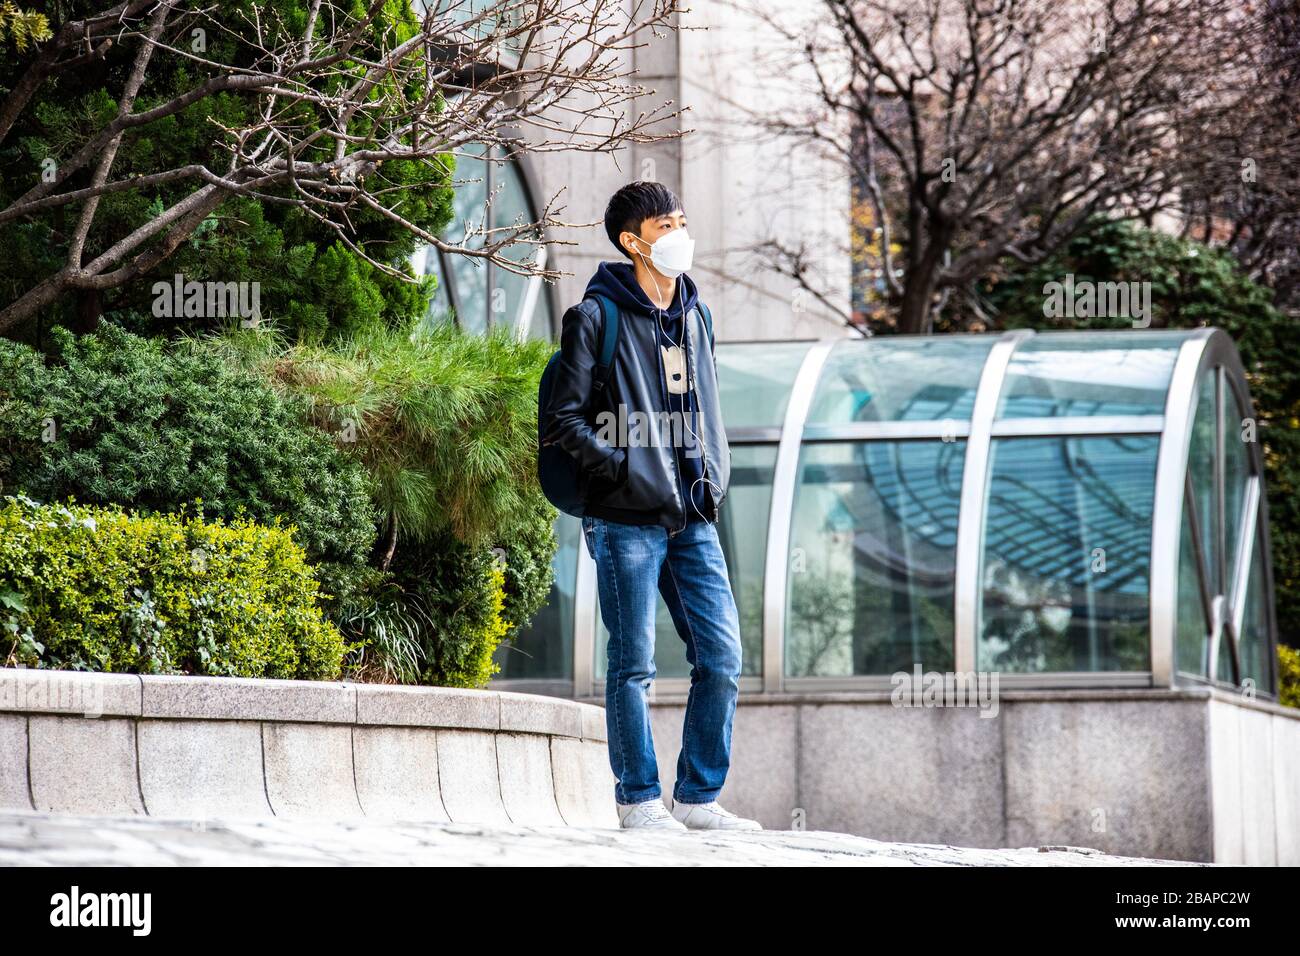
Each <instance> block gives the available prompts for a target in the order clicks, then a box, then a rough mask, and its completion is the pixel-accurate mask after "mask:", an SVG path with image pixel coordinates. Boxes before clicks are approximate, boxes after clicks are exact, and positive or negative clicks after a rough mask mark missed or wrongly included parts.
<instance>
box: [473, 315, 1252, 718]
mask: <svg viewBox="0 0 1300 956" xmlns="http://www.w3.org/2000/svg"><path fill="white" fill-rule="evenodd" d="M718 374H719V379H720V384H721V390H722V404H723V414H724V418H725V420H726V422H727V426H728V438H729V440H730V443H731V448H732V477H731V489H730V492H729V495H728V498H727V502H726V504H725V505H724V506H723V510H722V516H721V520H720V521H719V526H718V530H719V536H720V538H721V540H722V542H723V548H724V551H725V553H726V557H727V565H728V571H729V574H730V577H731V582H732V588H733V591H734V593H735V596H736V602H737V605H738V607H739V610H740V622H741V633H742V641H743V661H744V667H743V677H742V683H741V689H742V691H743V692H747V693H774V692H780V691H810V692H816V691H842V690H852V689H872V690H874V689H885V688H888V687H890V686H891V684H890V682H891V677H892V675H893V674H895V673H897V672H899V671H907V672H911V671H912V670H913V669H914V668H915V667H918V666H919V667H921V668H922V669H923V670H926V671H944V672H946V671H958V672H971V671H977V670H978V671H997V672H998V673H999V679H1000V680H1001V681H1002V682H1003V683H1004V684H1005V685H1006V686H1014V687H1041V688H1068V687H1098V686H1103V687H1126V686H1127V687H1173V686H1187V685H1193V684H1202V685H1204V684H1218V685H1222V686H1230V687H1235V688H1249V689H1252V690H1253V692H1254V693H1257V694H1258V695H1260V696H1263V697H1270V698H1271V697H1275V696H1276V689H1277V684H1276V673H1275V663H1274V661H1275V656H1276V643H1277V630H1276V622H1275V620H1274V612H1273V586H1272V580H1273V578H1272V573H1271V566H1270V557H1269V549H1268V516H1267V507H1266V504H1265V500H1264V494H1263V469H1262V455H1261V450H1260V447H1259V444H1258V442H1257V441H1256V429H1255V427H1254V416H1253V411H1252V406H1251V402H1250V396H1249V392H1248V389H1247V386H1246V379H1245V375H1244V372H1243V370H1242V366H1241V361H1240V358H1239V357H1238V355H1237V351H1236V348H1235V346H1234V345H1233V343H1232V341H1231V339H1230V338H1229V337H1228V336H1227V335H1226V334H1225V333H1223V332H1222V331H1219V330H1214V329H1208V328H1205V329H1195V330H1187V331H1147V330H1144V331H1139V330H1133V331H1115V332H1045V333H1038V334H1034V333H1032V332H1028V331H1018V332H1012V333H1007V334H1004V335H948V336H891V337H879V338H873V339H866V340H858V339H853V340H850V339H837V340H834V341H825V342H768V343H743V344H742V343H737V344H731V345H728V344H726V343H720V344H719V345H718ZM557 529H558V534H559V540H560V549H559V553H558V554H557V557H556V561H555V572H556V579H555V587H554V591H553V594H552V600H551V603H550V605H549V606H548V607H547V608H546V609H545V610H544V611H543V613H542V614H541V615H540V616H539V617H538V618H537V620H535V621H534V623H533V625H532V627H531V628H530V629H529V630H528V631H527V632H526V633H525V634H524V635H522V636H521V637H520V638H519V639H518V640H516V641H515V643H514V644H513V645H512V646H506V647H502V648H501V649H499V651H498V655H497V660H498V661H499V663H500V664H501V673H500V674H499V675H498V677H497V679H496V681H495V682H494V684H495V685H497V686H508V685H518V687H519V689H527V688H529V687H533V688H535V689H537V690H539V691H540V692H545V693H559V694H570V695H575V696H579V697H599V696H601V694H602V693H603V680H604V674H605V650H606V643H607V641H608V634H607V633H605V631H604V628H603V625H602V624H601V622H600V617H599V614H598V613H597V599H596V588H595V568H594V565H593V564H592V563H591V560H590V557H589V555H588V554H587V552H586V549H585V548H583V547H581V546H580V540H579V538H580V533H579V522H578V519H576V518H571V517H569V516H567V515H561V516H560V519H559V522H558V524H557ZM656 667H657V670H658V675H659V676H658V679H657V684H658V685H659V686H660V687H663V688H665V689H672V688H673V686H674V685H678V684H679V685H680V689H685V687H686V686H687V685H688V683H689V673H690V668H689V664H688V663H687V661H686V655H685V648H684V645H683V643H682V641H681V640H680V639H679V638H678V636H677V634H676V632H675V630H674V629H673V625H672V619H671V617H670V615H669V613H668V609H667V607H666V606H665V605H663V604H662V601H661V606H660V611H659V617H658V633H657V635H656Z"/></svg>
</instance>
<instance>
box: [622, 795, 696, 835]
mask: <svg viewBox="0 0 1300 956" xmlns="http://www.w3.org/2000/svg"><path fill="white" fill-rule="evenodd" d="M614 806H616V807H618V825H619V827H621V828H622V829H624V830H630V829H631V828H633V827H653V828H655V829H659V830H685V829H686V826H685V825H683V824H682V823H681V822H680V821H678V820H674V819H673V818H672V816H671V815H670V814H669V813H668V808H667V807H666V806H664V802H663V800H662V799H661V798H660V797H655V798H654V799H653V800H643V801H642V802H641V803H618V802H617V801H615V803H614Z"/></svg>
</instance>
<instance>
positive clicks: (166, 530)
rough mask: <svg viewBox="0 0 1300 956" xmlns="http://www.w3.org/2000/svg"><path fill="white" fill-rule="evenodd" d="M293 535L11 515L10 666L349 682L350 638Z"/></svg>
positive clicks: (17, 509) (105, 515) (6, 552)
mask: <svg viewBox="0 0 1300 956" xmlns="http://www.w3.org/2000/svg"><path fill="white" fill-rule="evenodd" d="M318 596H319V595H318V585H317V582H316V579H315V578H314V577H313V575H312V572H311V569H310V568H309V566H308V565H307V562H306V555H305V554H304V553H303V551H302V549H301V548H300V547H299V546H298V545H297V544H295V543H294V541H293V539H292V537H291V536H290V534H289V533H288V531H287V530H286V529H284V528H280V527H275V526H272V527H264V526H260V525H257V524H254V523H252V522H250V521H246V520H242V519H241V520H236V521H234V522H232V523H230V524H228V525H227V524H224V523H221V522H206V521H203V520H201V519H199V518H197V517H194V516H190V515H184V514H181V515H154V516H141V515H134V514H131V513H129V512H126V511H123V510H121V509H117V508H93V507H85V506H80V505H72V506H65V505H39V504H37V503H36V502H33V501H31V500H30V499H27V498H25V497H18V498H15V497H13V496H5V498H4V499H3V507H0V614H3V617H0V624H3V626H4V630H5V631H7V632H8V637H9V646H7V647H5V648H4V651H5V663H6V664H24V665H27V666H33V667H51V668H60V669H74V670H95V671H119V672H131V673H149V674H152V673H164V674H208V675H221V676H234V677H280V678H301V679H316V680H331V679H336V678H337V677H338V675H339V672H340V668H341V665H342V660H343V653H344V647H343V638H342V635H340V633H339V632H338V630H337V629H336V628H334V627H333V626H332V625H331V624H329V623H328V622H327V621H326V620H325V618H324V617H323V615H322V614H321V609H320V607H319V606H318V604H317V599H318Z"/></svg>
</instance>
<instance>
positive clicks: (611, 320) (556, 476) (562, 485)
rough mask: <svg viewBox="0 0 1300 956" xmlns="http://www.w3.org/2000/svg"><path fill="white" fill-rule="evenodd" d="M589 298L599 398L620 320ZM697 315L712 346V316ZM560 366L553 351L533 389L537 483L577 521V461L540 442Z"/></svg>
mask: <svg viewBox="0 0 1300 956" xmlns="http://www.w3.org/2000/svg"><path fill="white" fill-rule="evenodd" d="M591 297H592V298H594V299H596V300H597V302H599V303H600V314H601V324H600V352H599V354H598V355H597V357H596V370H595V374H593V376H592V382H591V387H592V391H593V392H594V393H596V394H599V393H600V392H601V391H602V390H603V389H604V388H605V386H606V384H607V383H608V382H609V374H610V370H611V369H612V368H613V365H614V353H615V351H616V350H617V348H618V335H619V330H620V327H621V316H620V314H619V308H618V304H617V303H615V302H614V300H613V299H611V298H609V297H608V296H605V295H602V294H601V293H599V292H593V293H591ZM699 309H700V314H701V315H702V316H703V317H704V324H705V327H706V328H707V329H708V331H709V345H710V347H711V346H712V345H713V316H712V315H710V314H709V309H708V306H706V305H705V304H704V303H703V302H701V303H699ZM559 364H560V350H559V349H556V351H555V353H554V354H552V355H551V358H550V360H549V361H548V362H547V363H546V368H545V370H543V372H542V379H541V381H540V382H539V383H538V385H537V481H538V483H539V484H540V485H541V486H542V494H544V495H546V499H547V500H548V501H550V503H551V504H553V505H555V507H557V508H559V509H560V510H561V511H563V512H564V513H565V514H571V515H573V516H574V517H576V518H581V517H582V516H583V515H584V514H585V513H586V509H585V504H586V503H585V502H584V501H583V499H582V496H581V495H579V494H578V479H579V468H578V460H577V459H576V458H574V457H573V456H572V455H570V454H569V453H568V452H567V451H565V450H564V449H563V448H561V447H560V446H559V445H557V444H555V443H554V442H544V441H543V436H545V435H546V433H547V432H548V431H549V430H550V426H551V419H550V416H549V415H547V408H548V407H549V406H550V404H551V388H552V386H553V384H554V382H555V374H556V371H555V370H556V368H558V367H559Z"/></svg>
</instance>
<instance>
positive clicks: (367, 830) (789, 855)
mask: <svg viewBox="0 0 1300 956" xmlns="http://www.w3.org/2000/svg"><path fill="white" fill-rule="evenodd" d="M502 864H507V865H524V866H529V865H575V866H593V865H595V866H639V865H650V866H1116V865H1122V866H1152V865H1156V866H1187V865H1196V864H1185V863H1178V862H1176V861H1165V860H1144V859H1135V858H1130V857H1116V856H1107V855H1105V854H1103V853H1099V852H1097V851H1096V850H1089V849H1084V848H1078V847H1054V848H1041V849H1040V848H1038V847H1025V848H1022V849H1014V850H977V849H963V848H959V847H951V846H941V845H937V844H906V843H882V842H880V841H878V840H869V839H866V838H865V837H857V836H850V835H848V834H844V833H835V832H832V831H829V830H807V831H800V830H763V831H756V832H731V833H718V832H709V831H699V830H693V831H690V832H687V833H682V832H680V831H676V832H675V831H668V832H662V831H638V830H614V829H594V828H580V827H558V826H557V827H540V826H530V827H526V826H484V825H476V824H467V823H384V822H379V821H374V820H365V819H359V820H287V819H269V820H219V819H208V820H203V821H200V820H175V819H171V820H169V819H165V818H157V817H84V816H62V815H51V814H39V813H17V812H4V813H0V866H13V865H24V866H43V865H52V866H105V865H107V866H120V865H149V866H159V865H163V866H166V865H180V866H249V865H264V866H274V865H293V866H314V865H316V866H358V865H375V866H404V865H418V866H429V865H455V866H485V865H486V866H491V865H502Z"/></svg>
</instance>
